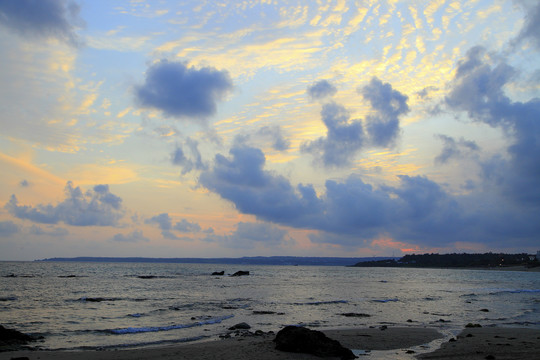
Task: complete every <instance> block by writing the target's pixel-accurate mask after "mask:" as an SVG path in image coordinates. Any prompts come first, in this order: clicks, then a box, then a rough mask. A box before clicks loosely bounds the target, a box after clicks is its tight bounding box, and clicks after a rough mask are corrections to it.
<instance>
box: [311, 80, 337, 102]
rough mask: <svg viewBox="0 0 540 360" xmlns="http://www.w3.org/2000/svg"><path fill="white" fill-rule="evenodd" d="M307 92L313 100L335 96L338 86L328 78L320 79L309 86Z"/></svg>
mask: <svg viewBox="0 0 540 360" xmlns="http://www.w3.org/2000/svg"><path fill="white" fill-rule="evenodd" d="M307 93H308V95H309V96H310V97H311V99H313V100H322V99H324V98H327V97H331V96H334V95H335V94H336V93H337V88H336V87H335V86H334V85H332V83H331V82H330V81H328V80H320V81H317V82H316V83H315V84H313V85H311V86H309V87H308V88H307Z"/></svg>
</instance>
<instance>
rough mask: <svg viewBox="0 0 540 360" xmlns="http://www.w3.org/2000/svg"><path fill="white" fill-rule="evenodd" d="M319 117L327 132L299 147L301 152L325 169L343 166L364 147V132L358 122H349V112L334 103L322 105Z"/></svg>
mask: <svg viewBox="0 0 540 360" xmlns="http://www.w3.org/2000/svg"><path fill="white" fill-rule="evenodd" d="M321 117H322V121H323V122H324V125H325V126H326V129H327V132H326V137H320V138H318V139H316V140H314V141H309V142H306V143H304V144H302V146H301V150H302V151H303V152H308V153H311V154H312V155H314V156H315V161H316V162H321V163H322V164H323V165H324V166H327V167H332V166H335V167H338V166H345V165H348V164H349V163H350V162H351V159H352V158H353V157H354V155H355V154H356V152H357V151H359V150H360V149H361V148H362V146H363V145H364V137H365V136H364V130H363V127H362V123H361V122H360V121H359V120H350V113H349V111H348V110H347V109H346V108H345V107H344V106H342V105H339V104H336V103H334V102H332V103H328V104H325V105H323V108H322V110H321Z"/></svg>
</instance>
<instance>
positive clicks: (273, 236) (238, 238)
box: [205, 222, 291, 249]
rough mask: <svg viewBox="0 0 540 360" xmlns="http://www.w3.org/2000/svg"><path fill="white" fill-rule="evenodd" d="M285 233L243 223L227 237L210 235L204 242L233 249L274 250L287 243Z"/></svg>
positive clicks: (267, 227)
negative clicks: (256, 248)
mask: <svg viewBox="0 0 540 360" xmlns="http://www.w3.org/2000/svg"><path fill="white" fill-rule="evenodd" d="M286 235H287V231H286V230H283V229H280V228H278V227H277V226H275V225H271V224H267V223H245V222H240V223H238V224H237V225H236V230H235V231H234V232H232V233H231V234H228V235H210V236H207V237H206V238H205V241H208V242H215V243H219V244H220V245H222V246H225V247H228V248H234V249H252V248H254V247H255V246H256V245H257V244H260V245H262V246H265V247H271V248H274V249H275V248H276V247H278V246H280V245H282V244H284V243H285V242H287V241H291V240H290V239H289V238H288V237H287V236H286Z"/></svg>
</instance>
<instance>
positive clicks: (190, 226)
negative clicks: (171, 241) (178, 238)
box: [173, 219, 201, 233]
mask: <svg viewBox="0 0 540 360" xmlns="http://www.w3.org/2000/svg"><path fill="white" fill-rule="evenodd" d="M173 229H174V230H176V231H180V232H185V233H196V232H199V231H201V226H200V225H199V224H197V223H195V222H191V221H187V220H186V219H182V220H180V221H178V222H177V223H176V224H174V227H173Z"/></svg>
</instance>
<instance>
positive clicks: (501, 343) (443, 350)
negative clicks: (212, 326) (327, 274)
mask: <svg viewBox="0 0 540 360" xmlns="http://www.w3.org/2000/svg"><path fill="white" fill-rule="evenodd" d="M323 332H324V333H325V334H326V335H327V336H328V337H329V338H331V339H335V340H338V341H339V342H340V343H341V344H342V345H343V346H345V347H347V348H350V349H354V350H365V351H367V352H366V355H363V356H360V358H365V359H375V358H376V359H381V358H388V359H396V358H400V359H406V358H411V359H413V358H415V357H418V358H420V359H452V360H454V359H455V360H457V359H533V358H537V357H538V354H540V330H539V329H530V328H504V327H491V328H472V329H464V330H463V331H462V332H461V333H460V334H459V335H458V336H457V337H453V338H451V339H448V340H447V338H445V337H444V336H443V334H442V333H440V332H438V331H437V330H436V329H432V328H415V327H388V328H386V329H384V330H381V328H380V327H374V328H362V329H344V330H324V331H323ZM274 338H275V335H273V334H264V335H262V336H246V337H244V336H237V337H231V338H228V339H223V340H216V341H208V342H199V343H190V344H182V345H175V346H162V347H155V348H143V349H130V350H103V351H101V350H93V351H27V350H25V351H14V352H3V353H0V360H4V359H5V360H11V359H13V358H25V357H26V358H28V359H30V360H37V359H39V360H49V359H51V360H52V359H55V360H68V359H81V360H95V359H103V360H124V359H125V360H128V359H130V360H134V359H135V360H137V359H140V360H143V359H161V360H169V359H170V360H173V359H175V360H182V359H186V360H187V359H203V360H204V359H207V360H210V359H222V360H248V359H259V360H278V359H281V360H310V359H313V360H315V359H321V358H320V357H317V356H314V355H310V354H298V353H289V352H283V351H279V350H276V349H275V344H274V342H273V339H274ZM436 339H439V340H441V341H442V346H440V348H438V349H437V348H429V347H427V348H426V346H427V344H429V343H430V342H432V341H434V340H436ZM422 345H426V346H424V347H422ZM419 348H420V349H422V348H424V349H426V350H425V351H429V352H427V353H421V352H422V351H421V350H418V349H419ZM415 349H416V350H415ZM369 350H371V351H372V352H370V351H369ZM381 350H384V352H382V351H381ZM329 359H332V358H329Z"/></svg>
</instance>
